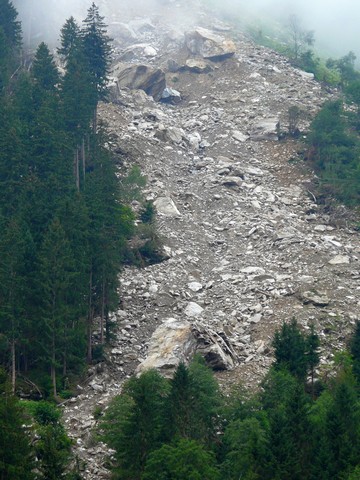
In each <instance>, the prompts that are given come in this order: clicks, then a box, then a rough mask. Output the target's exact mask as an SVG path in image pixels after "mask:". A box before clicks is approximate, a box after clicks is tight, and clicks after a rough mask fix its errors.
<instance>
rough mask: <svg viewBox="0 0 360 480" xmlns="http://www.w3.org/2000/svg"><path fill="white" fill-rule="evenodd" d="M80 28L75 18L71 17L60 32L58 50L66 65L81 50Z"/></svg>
mask: <svg viewBox="0 0 360 480" xmlns="http://www.w3.org/2000/svg"><path fill="white" fill-rule="evenodd" d="M80 43H81V37H80V26H79V25H78V24H77V23H76V20H75V18H74V17H70V18H68V19H67V20H66V22H65V23H64V25H63V27H62V28H61V31H60V44H61V46H60V48H58V50H57V51H58V54H59V55H60V56H61V57H62V59H63V61H64V63H65V65H67V62H68V60H69V58H70V57H72V56H73V55H74V52H75V51H77V50H78V49H79V48H80Z"/></svg>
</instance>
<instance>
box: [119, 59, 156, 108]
mask: <svg viewBox="0 0 360 480" xmlns="http://www.w3.org/2000/svg"><path fill="white" fill-rule="evenodd" d="M116 70H117V84H118V86H119V88H130V90H144V91H145V92H146V93H147V94H148V95H151V96H152V97H153V99H154V100H156V101H158V100H160V99H161V96H162V94H163V91H164V89H165V88H166V81H165V73H164V71H163V70H161V69H160V68H153V67H150V66H149V65H119V66H118V67H117V69H116Z"/></svg>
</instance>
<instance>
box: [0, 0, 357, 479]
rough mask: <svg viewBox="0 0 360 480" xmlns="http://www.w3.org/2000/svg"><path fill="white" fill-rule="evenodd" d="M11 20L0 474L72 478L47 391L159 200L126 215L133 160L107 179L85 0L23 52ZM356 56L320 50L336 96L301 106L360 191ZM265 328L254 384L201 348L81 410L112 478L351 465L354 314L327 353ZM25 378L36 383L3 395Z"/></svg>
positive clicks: (99, 314) (148, 250) (3, 81)
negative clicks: (241, 381) (267, 363)
mask: <svg viewBox="0 0 360 480" xmlns="http://www.w3.org/2000/svg"><path fill="white" fill-rule="evenodd" d="M21 36H22V33H21V25H20V23H19V21H18V19H17V12H16V9H15V8H14V6H13V4H12V2H11V1H10V0H0V366H1V368H0V478H1V479H4V480H5V479H7V480H18V479H24V480H27V479H29V480H40V479H47V480H57V479H59V478H66V479H68V480H78V479H80V478H81V476H80V470H81V468H80V466H79V465H77V463H76V461H75V460H74V459H72V457H71V446H72V443H71V440H70V439H69V437H68V436H67V435H66V432H65V430H64V427H63V426H62V423H61V413H60V410H59V409H58V407H57V406H56V403H55V402H54V401H59V400H60V401H61V400H62V399H63V398H66V397H67V396H69V395H71V391H69V390H71V384H72V380H73V379H77V378H78V377H79V376H80V375H81V373H82V372H83V370H84V368H85V366H86V364H87V363H90V362H92V361H93V360H94V357H96V356H97V355H99V354H101V347H102V345H103V344H104V343H105V342H106V340H108V339H109V338H110V337H111V328H112V325H111V322H110V319H109V312H111V310H112V309H114V308H116V306H117V304H118V302H119V298H118V274H119V271H120V270H121V267H122V265H124V263H126V262H137V261H139V256H140V257H141V255H144V257H147V258H151V257H152V256H154V258H155V261H156V252H155V250H156V246H155V247H154V245H153V244H149V243H144V242H143V243H142V245H143V250H142V251H141V250H139V251H138V252H135V254H133V253H131V252H130V251H129V239H130V238H131V237H133V236H134V235H136V234H139V231H140V232H141V227H143V231H145V232H146V231H149V230H152V228H153V225H152V221H153V217H154V213H155V212H154V207H153V206H152V204H151V203H144V205H143V208H142V210H141V209H140V210H139V212H138V214H137V215H138V216H137V217H136V215H135V213H134V212H133V210H132V209H131V208H130V207H129V203H130V202H131V200H132V199H133V197H132V193H131V192H133V193H134V192H137V190H138V186H139V185H140V184H142V183H143V181H144V178H143V177H142V176H141V175H140V174H139V172H138V171H137V170H136V169H135V170H133V171H132V172H130V174H129V176H128V178H127V179H126V180H124V181H123V182H121V183H120V182H119V178H118V177H119V175H120V173H119V170H118V168H117V162H116V159H115V158H114V154H113V153H112V151H111V149H110V148H109V145H111V143H112V139H111V137H110V135H109V133H108V132H107V131H106V128H105V126H104V125H102V124H101V122H99V121H98V116H97V109H98V103H99V102H100V101H102V100H104V99H106V93H107V92H106V85H107V80H108V74H109V66H110V60H111V47H110V39H109V37H108V36H107V32H106V25H105V23H104V19H103V17H101V15H100V13H99V9H98V7H97V6H96V5H95V4H92V6H91V7H90V8H89V10H88V13H87V16H86V18H85V19H84V21H83V22H82V24H81V25H79V24H78V23H77V22H76V21H75V20H74V18H69V19H68V20H67V21H66V23H65V24H64V26H63V28H62V30H61V32H60V40H61V41H60V46H59V48H58V51H57V54H56V55H55V56H54V55H53V54H52V53H51V52H50V50H49V48H48V46H47V45H46V44H45V43H41V44H40V45H39V46H38V48H37V50H36V52H35V55H34V57H33V58H32V59H31V61H29V59H24V58H23V52H22V47H21V44H22V40H21ZM307 41H308V43H311V37H308V38H307ZM295 46H296V45H294V47H295ZM306 53H307V51H305V52H300V51H296V61H298V62H300V61H301V62H305V61H308V62H310V60H311V58H312V57H311V55H310V56H309V54H307V56H306ZM354 61H355V59H354V57H353V56H352V55H350V54H349V55H348V56H346V57H344V58H343V59H340V60H338V61H334V60H331V61H330V60H329V62H328V65H327V68H329V69H330V70H333V71H334V70H336V72H337V74H338V77H337V78H339V79H340V80H339V82H340V84H339V87H341V90H342V92H343V93H344V97H343V100H341V99H339V100H336V101H333V102H330V103H327V104H326V105H325V106H324V108H323V109H322V110H321V111H320V112H319V114H318V115H317V117H316V118H315V119H314V121H313V122H312V125H311V129H310V132H309V135H308V138H307V141H308V151H307V158H308V159H309V160H311V162H313V165H314V166H315V168H316V171H317V172H318V173H319V176H320V179H321V184H322V188H323V189H324V190H326V191H327V192H328V193H330V194H331V195H334V196H336V197H337V198H339V199H340V200H341V201H343V202H345V203H348V204H350V205H353V206H358V204H359V191H360V190H359V182H360V171H359V161H358V155H359V147H360V140H359V130H360V77H359V73H358V72H357V71H356V70H355V68H354ZM298 66H304V67H306V65H301V64H299V65H298ZM120 185H122V186H121V187H120ZM125 185H130V188H129V189H128V190H129V191H124V186H125ZM129 192H130V193H129ZM139 224H140V227H139V226H138V225H139ZM152 238H153V237H152ZM140 261H141V262H142V261H143V260H140ZM95 329H96V330H97V339H96V342H94V330H95ZM272 346H273V349H274V357H275V361H274V363H273V365H272V367H271V369H270V371H269V372H268V374H267V375H266V377H265V378H264V380H263V382H262V384H261V385H260V386H259V388H258V390H257V391H256V393H253V392H251V393H250V392H248V391H247V390H246V389H245V388H243V387H242V386H241V385H238V386H236V387H235V388H234V391H232V392H228V393H227V394H225V393H223V392H221V390H220V388H219V386H218V384H217V382H216V380H215V378H214V376H213V374H212V373H211V372H210V370H208V369H207V368H206V367H205V365H204V364H203V362H202V360H201V359H200V358H196V359H194V361H193V362H192V363H191V364H190V365H189V366H185V365H183V364H180V365H179V367H178V368H177V370H176V372H175V374H174V376H173V378H172V379H170V380H168V379H164V378H163V377H161V376H160V375H159V374H158V373H157V372H156V371H148V372H146V373H144V374H142V375H141V376H140V377H138V378H136V377H134V378H131V379H130V380H129V381H128V382H126V384H125V385H124V388H123V393H122V394H121V395H120V396H118V397H116V398H115V399H114V400H113V402H112V403H111V405H110V406H109V408H108V409H106V411H102V410H101V409H98V410H97V411H95V412H94V417H96V418H97V419H99V428H98V430H97V432H95V433H94V437H96V439H101V440H103V441H105V442H106V443H107V444H108V445H109V446H110V447H111V448H113V449H114V451H115V454H114V455H113V457H112V458H111V459H110V460H109V465H110V466H111V469H112V471H113V476H114V478H116V479H119V480H120V479H122V480H184V479H188V480H200V479H201V480H220V479H223V480H237V479H240V478H241V479H242V480H256V479H259V480H260V479H262V480H290V479H291V480H297V479H298V480H300V479H301V480H315V479H323V480H330V479H331V480H333V479H334V480H355V479H358V478H360V463H359V451H360V324H359V323H358V324H357V325H356V328H355V332H354V335H353V337H352V339H351V341H350V343H349V349H348V351H346V352H341V353H340V354H338V355H337V356H336V360H335V362H334V365H332V368H328V369H327V370H326V371H324V370H321V368H319V353H318V351H319V339H318V337H317V335H316V332H315V330H314V328H313V327H312V328H311V329H310V330H309V331H308V333H307V334H305V333H303V331H302V330H301V328H300V327H299V325H298V324H297V322H296V321H295V320H292V321H290V322H289V323H284V324H283V326H282V327H281V329H280V330H279V331H277V332H276V334H275V336H274V339H273V344H272ZM95 360H96V358H95ZM30 390H31V391H32V392H37V395H38V397H39V399H41V400H40V401H32V400H27V401H19V400H18V398H17V396H16V395H14V394H22V396H26V395H27V394H28V392H29V391H30ZM44 399H46V400H50V402H48V401H45V400H44ZM51 402H52V403H51ZM9 446H11V448H9Z"/></svg>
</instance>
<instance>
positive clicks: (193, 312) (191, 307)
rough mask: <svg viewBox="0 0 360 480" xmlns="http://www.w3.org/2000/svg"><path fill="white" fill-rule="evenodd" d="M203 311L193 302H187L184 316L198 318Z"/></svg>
mask: <svg viewBox="0 0 360 480" xmlns="http://www.w3.org/2000/svg"><path fill="white" fill-rule="evenodd" d="M203 311H204V309H203V308H202V307H201V306H200V305H198V304H197V303H195V302H189V303H188V304H187V306H186V308H185V311H184V313H185V315H186V316H187V317H199V316H200V315H201V314H202V312H203Z"/></svg>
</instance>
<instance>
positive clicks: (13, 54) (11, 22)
mask: <svg viewBox="0 0 360 480" xmlns="http://www.w3.org/2000/svg"><path fill="white" fill-rule="evenodd" d="M20 45H21V25H20V22H19V21H18V20H17V11H16V9H15V7H14V5H13V3H12V2H11V1H9V0H0V94H1V91H2V90H3V88H4V87H5V86H6V85H7V83H8V81H9V77H10V75H11V73H12V70H13V69H15V68H16V66H17V65H18V57H19V50H20Z"/></svg>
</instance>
